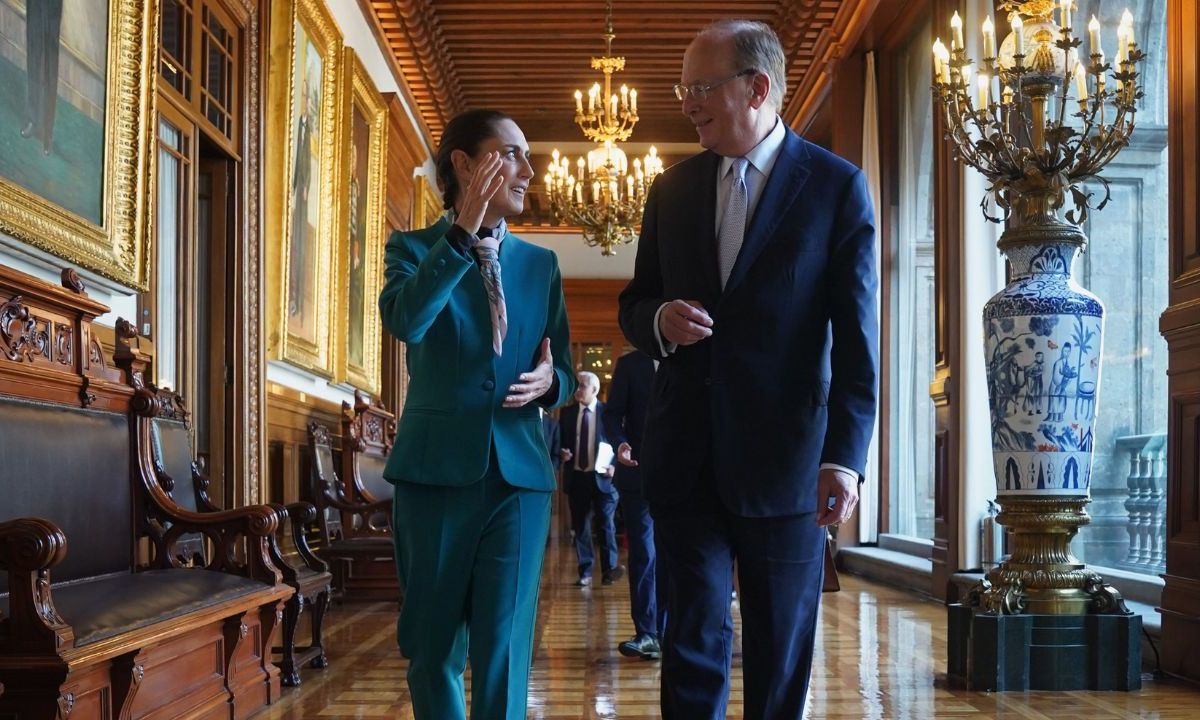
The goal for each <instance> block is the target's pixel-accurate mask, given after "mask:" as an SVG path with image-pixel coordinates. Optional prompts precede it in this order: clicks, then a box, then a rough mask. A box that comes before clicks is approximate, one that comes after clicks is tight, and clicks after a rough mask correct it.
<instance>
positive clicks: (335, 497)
mask: <svg viewBox="0 0 1200 720" xmlns="http://www.w3.org/2000/svg"><path fill="white" fill-rule="evenodd" d="M308 447H309V455H310V457H309V459H310V463H309V466H310V468H311V472H310V478H309V480H310V482H311V488H310V490H311V494H312V502H313V505H315V506H316V508H317V531H318V532H319V533H320V537H321V544H322V545H326V546H327V545H328V544H329V543H331V542H333V541H334V540H341V539H342V538H343V537H344V535H345V533H344V532H343V528H342V516H341V513H340V512H339V511H338V509H337V508H336V507H334V506H333V505H332V504H331V503H336V502H341V501H344V500H345V493H343V492H342V484H341V482H340V481H339V480H338V476H337V473H336V472H335V470H334V467H335V464H334V461H333V445H332V443H331V442H330V439H329V428H327V427H325V426H324V425H322V424H321V423H318V422H310V423H309V424H308Z"/></svg>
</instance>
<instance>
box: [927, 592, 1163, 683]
mask: <svg viewBox="0 0 1200 720" xmlns="http://www.w3.org/2000/svg"><path fill="white" fill-rule="evenodd" d="M947 620H948V628H949V633H948V637H947V650H948V654H949V658H948V660H949V663H948V668H947V676H948V677H947V679H948V681H949V683H950V685H951V686H952V687H957V688H965V689H968V690H977V691H1004V690H1017V691H1023V690H1121V691H1131V690H1140V689H1141V687H1142V618H1141V616H1140V615H1134V614H1128V615H1122V614H1112V615H1099V614H1091V615H1031V614H1021V615H1000V614H993V613H988V612H985V611H983V610H981V609H980V608H973V607H969V606H968V605H965V604H963V603H954V604H953V605H950V606H949V607H948V608H947Z"/></svg>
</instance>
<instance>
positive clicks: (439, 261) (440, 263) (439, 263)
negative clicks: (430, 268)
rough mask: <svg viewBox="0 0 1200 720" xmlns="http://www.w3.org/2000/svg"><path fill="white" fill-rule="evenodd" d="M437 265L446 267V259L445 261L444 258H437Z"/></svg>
mask: <svg viewBox="0 0 1200 720" xmlns="http://www.w3.org/2000/svg"><path fill="white" fill-rule="evenodd" d="M437 266H438V267H446V261H445V260H438V261H437Z"/></svg>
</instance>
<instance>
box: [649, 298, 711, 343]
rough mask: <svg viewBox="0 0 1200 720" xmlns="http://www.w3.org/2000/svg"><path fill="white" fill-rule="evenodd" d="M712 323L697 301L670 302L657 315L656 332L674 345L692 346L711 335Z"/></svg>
mask: <svg viewBox="0 0 1200 720" xmlns="http://www.w3.org/2000/svg"><path fill="white" fill-rule="evenodd" d="M712 326H713V321H712V318H711V317H709V316H708V311H707V310H705V309H704V306H703V305H701V304H700V302H699V301H697V300H672V301H671V302H669V303H667V305H666V306H665V307H664V308H663V309H662V312H661V313H659V315H658V331H659V333H661V334H662V336H663V339H664V340H666V341H667V342H672V343H675V344H676V345H694V344H696V343H698V342H700V341H701V340H703V339H704V338H706V337H708V336H710V335H712V334H713V331H712Z"/></svg>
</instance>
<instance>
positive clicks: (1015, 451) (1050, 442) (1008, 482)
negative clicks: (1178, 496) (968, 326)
mask: <svg viewBox="0 0 1200 720" xmlns="http://www.w3.org/2000/svg"><path fill="white" fill-rule="evenodd" d="M1004 250H1005V254H1006V255H1007V256H1008V259H1009V262H1010V263H1011V266H1012V270H1013V279H1012V282H1010V283H1009V285H1008V287H1006V288H1004V290H1002V291H1001V292H1000V293H998V294H997V295H996V296H995V297H993V298H992V299H991V300H990V301H988V303H987V305H985V306H984V331H985V334H986V344H985V351H986V357H987V361H988V366H987V371H988V372H987V374H988V395H989V398H990V406H991V409H992V452H993V459H994V468H995V473H996V490H997V493H998V494H1000V495H1006V494H1008V495H1011V494H1019V495H1030V494H1033V495H1076V496H1078V495H1087V494H1088V483H1089V480H1090V479H1091V462H1092V429H1093V424H1094V422H1095V415H1096V388H1097V387H1098V386H1099V382H1100V344H1101V343H1100V340H1101V332H1102V326H1103V315H1104V309H1103V306H1102V305H1101V304H1100V301H1099V300H1097V299H1096V297H1095V296H1093V295H1092V294H1091V293H1089V292H1087V291H1086V290H1084V289H1083V288H1081V287H1079V285H1078V284H1077V283H1076V282H1075V281H1074V280H1073V279H1072V277H1071V268H1072V265H1073V264H1074V260H1075V256H1076V254H1077V253H1078V251H1079V243H1078V242H1071V241H1068V240H1064V241H1062V242H1049V243H1033V242H1025V243H1019V244H1018V243H1013V244H1011V245H1009V246H1007V247H1005V248H1004ZM1026 467H1027V468H1028V471H1027V472H1025V473H1024V478H1025V481H1024V482H1021V477H1022V472H1018V469H1019V468H1026Z"/></svg>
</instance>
